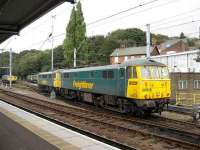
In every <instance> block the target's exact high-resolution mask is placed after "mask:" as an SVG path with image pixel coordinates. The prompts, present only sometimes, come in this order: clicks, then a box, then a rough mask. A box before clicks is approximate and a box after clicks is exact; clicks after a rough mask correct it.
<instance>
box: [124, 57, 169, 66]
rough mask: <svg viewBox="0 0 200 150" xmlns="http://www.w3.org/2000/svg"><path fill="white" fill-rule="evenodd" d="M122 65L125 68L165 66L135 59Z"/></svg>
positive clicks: (147, 60)
mask: <svg viewBox="0 0 200 150" xmlns="http://www.w3.org/2000/svg"><path fill="white" fill-rule="evenodd" d="M122 64H124V65H125V66H163V67H164V66H166V65H165V64H162V63H160V62H157V61H155V60H152V59H135V60H129V61H125V62H124V63H122Z"/></svg>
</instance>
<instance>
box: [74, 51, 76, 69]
mask: <svg viewBox="0 0 200 150" xmlns="http://www.w3.org/2000/svg"><path fill="white" fill-rule="evenodd" d="M75 67H76V48H74V68H75Z"/></svg>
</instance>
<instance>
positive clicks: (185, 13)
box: [0, 0, 200, 52]
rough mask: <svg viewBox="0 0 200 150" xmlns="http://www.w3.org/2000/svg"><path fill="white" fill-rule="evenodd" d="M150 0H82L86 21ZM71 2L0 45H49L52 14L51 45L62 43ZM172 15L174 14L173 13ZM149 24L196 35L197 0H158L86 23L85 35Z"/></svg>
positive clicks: (163, 31)
mask: <svg viewBox="0 0 200 150" xmlns="http://www.w3.org/2000/svg"><path fill="white" fill-rule="evenodd" d="M150 1H153V0H82V1H81V2H82V7H83V14H84V17H85V22H86V24H89V23H91V22H93V21H95V20H98V19H100V18H104V17H107V16H110V15H112V14H115V13H117V12H120V11H123V10H126V9H129V8H133V7H135V6H138V5H141V4H145V3H147V2H150ZM72 7H73V5H72V4H70V3H64V4H62V5H60V6H58V7H57V8H55V9H54V10H52V11H51V12H49V13H48V14H46V15H45V16H43V17H41V18H40V19H38V20H37V21H35V22H34V23H32V24H31V25H29V26H27V27H26V28H24V29H23V30H22V31H21V32H20V36H14V37H12V38H10V39H8V40H7V41H5V42H4V43H2V44H0V48H7V49H8V48H12V49H13V50H14V51H15V52H20V51H22V50H25V49H39V48H41V49H46V48H51V41H46V42H45V43H44V41H45V40H46V39H47V37H48V35H49V34H50V33H51V24H52V19H51V18H52V17H51V16H52V15H55V16H56V17H55V21H54V36H55V39H54V46H57V45H59V44H62V42H63V39H64V37H65V29H66V26H67V23H68V21H69V17H70V13H71V9H72ZM173 16H175V17H173ZM147 23H150V24H151V30H152V32H154V33H161V34H166V35H168V36H179V35H180V32H184V33H185V34H186V35H188V36H190V37H191V36H195V37H198V31H199V26H200V0H158V1H156V2H154V3H151V4H149V5H145V6H141V7H139V8H136V9H133V10H131V11H128V12H126V13H122V14H120V15H118V16H115V17H112V18H110V19H107V20H105V21H102V22H98V23H96V24H93V25H90V26H87V36H92V35H99V34H100V35H106V34H107V33H108V32H111V31H113V30H116V29H125V28H133V27H138V28H141V29H142V30H146V28H145V24H147Z"/></svg>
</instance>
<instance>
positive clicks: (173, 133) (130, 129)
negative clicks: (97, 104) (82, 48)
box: [3, 91, 200, 149]
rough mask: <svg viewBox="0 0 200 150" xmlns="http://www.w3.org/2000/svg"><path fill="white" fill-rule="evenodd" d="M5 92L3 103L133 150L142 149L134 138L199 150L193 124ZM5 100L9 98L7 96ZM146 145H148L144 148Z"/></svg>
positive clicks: (199, 133) (198, 137)
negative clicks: (68, 104)
mask: <svg viewBox="0 0 200 150" xmlns="http://www.w3.org/2000/svg"><path fill="white" fill-rule="evenodd" d="M3 93H4V94H6V96H7V100H4V101H7V102H9V103H12V104H13V103H15V105H16V103H18V104H17V105H20V106H21V105H24V107H26V108H28V109H31V110H33V111H37V112H39V113H42V114H44V115H45V116H49V117H53V118H57V119H58V120H61V121H63V120H64V121H66V122H68V123H71V124H73V125H74V126H79V128H85V129H86V130H87V131H89V132H92V133H95V134H98V135H101V136H106V137H107V138H108V139H109V138H110V139H113V140H114V141H119V143H124V145H126V146H130V148H131V147H132V148H135V145H136V147H140V146H141V145H140V144H139V145H138V144H137V143H135V142H134V139H135V138H141V139H143V141H145V140H146V141H148V139H152V138H153V139H154V140H156V142H166V143H169V142H170V144H169V145H173V147H182V148H186V149H187V148H189V147H190V148H193V149H199V148H200V131H199V128H197V127H195V126H194V125H192V124H185V125H184V124H183V123H182V124H181V122H177V121H176V122H175V121H174V122H173V121H171V122H167V121H166V120H162V119H159V120H158V121H157V122H156V120H149V119H138V118H133V117H127V116H123V115H122V116H116V115H114V114H107V113H99V112H94V111H90V110H84V109H79V108H74V107H73V108H72V107H67V106H63V105H60V104H55V103H52V102H49V101H43V100H40V99H36V98H32V97H28V96H25V95H21V94H16V93H12V92H6V91H4V92H3ZM9 97H10V98H9ZM4 98H5V99H6V97H4ZM8 99H9V101H8ZM125 117H126V118H125ZM119 135H120V136H119ZM144 139H145V140H144ZM141 141H142V140H141ZM147 145H148V142H147V144H146V145H145V146H147ZM143 147H144V146H143Z"/></svg>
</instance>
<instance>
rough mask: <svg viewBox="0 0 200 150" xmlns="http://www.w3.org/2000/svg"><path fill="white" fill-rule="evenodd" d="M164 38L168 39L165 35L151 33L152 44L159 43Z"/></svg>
mask: <svg viewBox="0 0 200 150" xmlns="http://www.w3.org/2000/svg"><path fill="white" fill-rule="evenodd" d="M166 40H169V37H168V36H166V35H162V34H152V44H153V45H159V44H161V43H163V42H165V41H166Z"/></svg>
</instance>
